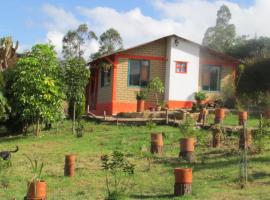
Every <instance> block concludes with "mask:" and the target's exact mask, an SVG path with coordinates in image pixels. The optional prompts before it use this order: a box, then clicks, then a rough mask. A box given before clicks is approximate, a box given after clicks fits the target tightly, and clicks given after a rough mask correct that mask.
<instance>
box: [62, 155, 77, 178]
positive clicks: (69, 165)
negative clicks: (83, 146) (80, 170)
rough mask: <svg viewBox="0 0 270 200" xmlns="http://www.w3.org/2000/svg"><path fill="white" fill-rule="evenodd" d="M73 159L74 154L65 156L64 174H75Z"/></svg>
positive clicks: (74, 157) (74, 159) (74, 158)
mask: <svg viewBox="0 0 270 200" xmlns="http://www.w3.org/2000/svg"><path fill="white" fill-rule="evenodd" d="M75 161H76V156H75V155H74V154H70V155H66V156H65V171H64V174H65V176H70V177H72V176H74V175H75Z"/></svg>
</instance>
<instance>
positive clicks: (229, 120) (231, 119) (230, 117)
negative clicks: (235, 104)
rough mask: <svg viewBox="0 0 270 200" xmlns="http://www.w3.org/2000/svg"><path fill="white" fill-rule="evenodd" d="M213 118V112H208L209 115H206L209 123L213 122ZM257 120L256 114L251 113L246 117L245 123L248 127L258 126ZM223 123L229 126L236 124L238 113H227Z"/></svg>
mask: <svg viewBox="0 0 270 200" xmlns="http://www.w3.org/2000/svg"><path fill="white" fill-rule="evenodd" d="M214 118H215V116H214V114H210V115H209V117H208V121H209V122H210V123H213V122H214ZM259 121H260V119H259V118H258V117H257V116H253V115H251V116H249V117H248V121H247V125H248V126H249V127H258V126H259ZM223 124H224V125H230V126H238V115H237V114H232V113H229V114H227V115H226V116H225V119H224V122H223Z"/></svg>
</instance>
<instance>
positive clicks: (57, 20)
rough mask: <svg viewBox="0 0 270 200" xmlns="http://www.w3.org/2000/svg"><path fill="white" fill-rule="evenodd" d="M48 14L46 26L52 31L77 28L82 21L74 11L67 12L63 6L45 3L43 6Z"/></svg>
mask: <svg viewBox="0 0 270 200" xmlns="http://www.w3.org/2000/svg"><path fill="white" fill-rule="evenodd" d="M42 10H43V12H44V13H45V14H46V16H47V18H48V19H47V21H46V22H45V23H44V25H45V27H46V28H47V29H48V30H50V31H56V30H57V31H60V32H65V31H67V30H69V29H71V28H76V27H77V26H78V25H79V24H80V21H79V20H77V19H76V17H75V16H74V14H73V13H71V12H67V11H66V10H64V9H63V8H60V7H56V6H53V5H51V4H45V5H44V6H43V8H42Z"/></svg>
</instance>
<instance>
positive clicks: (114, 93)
mask: <svg viewBox="0 0 270 200" xmlns="http://www.w3.org/2000/svg"><path fill="white" fill-rule="evenodd" d="M117 66H118V56H117V55H115V56H114V62H113V81H112V111H111V112H112V113H115V112H117V107H115V106H114V104H115V102H116V84H117Z"/></svg>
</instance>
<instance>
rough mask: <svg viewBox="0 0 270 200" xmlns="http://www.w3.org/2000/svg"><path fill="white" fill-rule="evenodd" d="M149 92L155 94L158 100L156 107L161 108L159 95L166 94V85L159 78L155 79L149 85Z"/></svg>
mask: <svg viewBox="0 0 270 200" xmlns="http://www.w3.org/2000/svg"><path fill="white" fill-rule="evenodd" d="M147 87H148V91H149V92H153V93H154V94H155V98H156V106H159V101H158V95H159V94H162V93H164V90H165V88H164V84H163V82H162V80H161V79H160V78H159V77H155V78H154V79H152V80H151V81H150V82H149V84H148V86H147Z"/></svg>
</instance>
